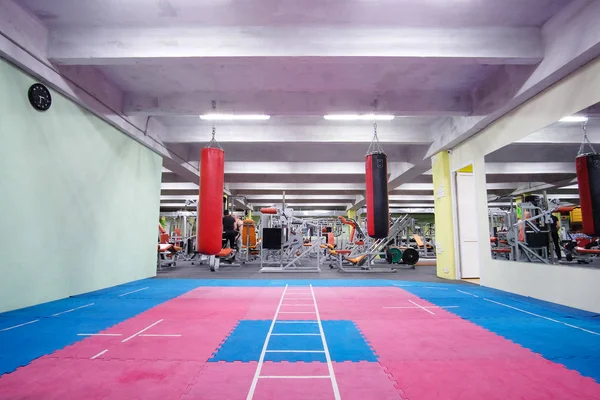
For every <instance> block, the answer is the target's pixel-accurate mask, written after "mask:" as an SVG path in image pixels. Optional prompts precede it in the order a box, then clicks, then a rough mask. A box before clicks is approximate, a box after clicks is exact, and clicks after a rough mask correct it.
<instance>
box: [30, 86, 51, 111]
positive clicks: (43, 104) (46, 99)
mask: <svg viewBox="0 0 600 400" xmlns="http://www.w3.org/2000/svg"><path fill="white" fill-rule="evenodd" d="M27 95H28V96H29V102H30V103H31V105H32V106H33V108H35V109H36V110H38V111H46V110H47V109H49V108H50V105H52V96H51V95H50V91H49V90H48V88H47V87H46V86H44V85H42V84H41V83H35V84H33V85H31V87H30V88H29V93H28V94H27Z"/></svg>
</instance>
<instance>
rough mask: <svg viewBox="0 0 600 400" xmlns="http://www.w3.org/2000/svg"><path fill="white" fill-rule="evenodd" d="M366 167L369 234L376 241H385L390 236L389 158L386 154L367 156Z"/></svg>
mask: <svg viewBox="0 0 600 400" xmlns="http://www.w3.org/2000/svg"><path fill="white" fill-rule="evenodd" d="M365 167H366V175H367V176H366V182H367V196H366V197H367V233H368V235H369V236H370V237H372V238H374V239H383V238H386V237H387V236H388V233H389V230H390V215H389V204H388V189H387V184H388V174H387V156H386V155H385V154H384V153H371V154H367V156H366V158H365Z"/></svg>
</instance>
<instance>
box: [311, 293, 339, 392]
mask: <svg viewBox="0 0 600 400" xmlns="http://www.w3.org/2000/svg"><path fill="white" fill-rule="evenodd" d="M310 292H311V293H312V297H313V302H314V303H315V313H316V314H317V323H318V324H319V331H320V332H321V339H322V340H323V350H324V351H325V359H326V360H327V368H328V369H329V376H330V377H331V386H332V387H333V397H334V398H335V400H340V399H341V396H340V389H339V387H338V384H337V380H336V379H335V372H334V371H333V364H332V363H331V355H330V354H329V348H328V347H327V339H325V332H324V331H323V324H321V315H320V314H319V306H318V305H317V298H316V297H315V291H314V290H313V286H312V284H311V285H310Z"/></svg>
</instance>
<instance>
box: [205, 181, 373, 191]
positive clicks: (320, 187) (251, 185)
mask: <svg viewBox="0 0 600 400" xmlns="http://www.w3.org/2000/svg"><path fill="white" fill-rule="evenodd" d="M227 186H228V187H229V190H233V191H235V192H236V193H241V194H243V192H244V190H280V191H282V192H283V191H285V190H294V191H304V190H306V191H313V192H314V191H332V190H360V191H364V190H365V185H364V184H359V183H259V182H232V183H229V184H228V185H227ZM196 187H197V186H196Z"/></svg>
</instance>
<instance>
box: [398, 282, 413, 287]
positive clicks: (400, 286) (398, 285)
mask: <svg viewBox="0 0 600 400" xmlns="http://www.w3.org/2000/svg"><path fill="white" fill-rule="evenodd" d="M393 286H396V287H411V286H414V285H396V284H395V283H394V284H393Z"/></svg>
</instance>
